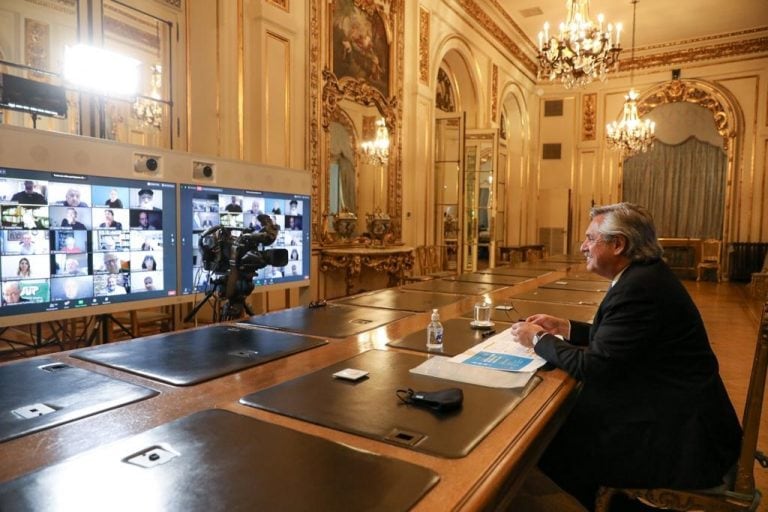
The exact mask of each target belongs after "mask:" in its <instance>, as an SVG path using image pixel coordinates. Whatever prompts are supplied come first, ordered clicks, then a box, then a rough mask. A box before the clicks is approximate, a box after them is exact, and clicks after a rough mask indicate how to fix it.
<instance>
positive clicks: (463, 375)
mask: <svg viewBox="0 0 768 512" xmlns="http://www.w3.org/2000/svg"><path fill="white" fill-rule="evenodd" d="M451 359H452V358H450V357H445V356H432V357H430V358H429V359H427V360H426V361H424V362H423V363H421V364H420V365H419V366H417V367H416V368H412V369H411V373H417V374H419V375H428V376H430V377H439V378H441V379H448V380H455V381H456V382H466V383H467V384H476V385H478V386H486V387H491V388H507V389H511V388H522V387H524V386H525V385H526V384H528V381H529V380H531V377H533V372H500V371H498V370H489V369H488V368H481V367H479V366H472V365H468V364H461V363H456V362H454V361H452V360H451Z"/></svg>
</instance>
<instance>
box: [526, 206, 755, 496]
mask: <svg viewBox="0 0 768 512" xmlns="http://www.w3.org/2000/svg"><path fill="white" fill-rule="evenodd" d="M591 217H592V222H591V223H590V225H589V227H588V229H587V232H586V239H585V240H584V242H583V243H582V245H581V252H582V253H583V254H584V255H585V256H586V258H587V270H589V271H591V272H595V273H596V274H598V275H600V276H603V277H606V278H608V279H611V280H612V286H611V288H610V290H609V291H608V293H607V294H606V295H605V298H604V299H603V301H602V303H601V304H600V307H599V308H598V310H597V313H596V315H595V319H594V323H593V324H592V326H589V325H588V324H582V323H579V322H569V321H568V320H564V319H561V318H556V317H552V316H549V315H533V316H531V317H529V318H527V319H526V321H525V322H519V323H517V324H515V325H514V326H513V328H512V329H513V333H514V334H515V335H516V336H517V337H518V339H519V341H520V342H521V343H522V344H524V345H527V346H533V347H534V350H535V351H536V353H537V354H539V355H540V356H542V357H543V358H544V359H546V360H547V361H548V362H550V363H552V364H554V365H555V366H557V367H558V368H562V369H563V370H565V371H566V372H568V373H569V374H570V375H572V376H573V377H575V378H576V379H578V380H580V381H582V389H581V392H580V394H579V396H578V398H577V401H576V404H575V406H574V409H573V411H572V412H571V413H570V415H569V417H568V418H567V419H566V421H565V423H564V424H563V426H562V427H561V429H560V431H559V432H558V434H557V436H556V437H555V439H554V440H553V442H552V443H551V444H550V445H549V447H548V448H547V450H546V452H545V454H544V456H543V457H542V459H541V461H540V463H539V466H540V468H541V469H542V470H543V471H544V473H545V474H547V475H548V476H549V477H551V478H552V480H554V481H555V482H556V483H557V484H559V485H560V487H562V488H563V489H565V490H566V491H567V492H569V493H571V494H573V495H574V496H575V497H576V498H578V500H579V501H581V502H582V503H583V504H584V505H585V506H586V507H587V508H589V509H592V508H593V507H594V501H595V493H596V491H597V488H598V487H599V486H600V485H610V486H618V487H670V488H683V489H686V488H689V489H701V488H707V487H714V486H716V485H719V484H721V483H722V479H723V477H724V476H725V475H726V473H727V472H728V471H729V469H731V468H732V466H733V465H734V464H735V462H736V457H737V455H738V450H739V446H740V442H741V427H740V426H739V420H738V418H737V416H736V413H735V411H734V409H733V406H732V405H731V402H730V400H729V398H728V394H727V392H726V390H725V386H724V385H723V382H722V380H721V378H720V375H719V371H718V363H717V359H716V358H715V355H714V353H713V352H712V349H711V347H710V345H709V340H708V338H707V333H706V331H705V329H704V324H703V322H702V320H701V316H700V315H699V312H698V310H697V309H696V306H695V305H694V303H693V301H692V300H691V298H690V296H689V295H688V292H687V291H686V289H685V288H684V287H683V285H682V283H681V282H680V281H679V280H678V279H677V277H676V276H675V275H674V274H673V273H672V271H671V270H670V268H669V267H668V266H667V264H666V263H665V262H664V261H663V260H662V259H661V254H662V249H661V246H660V245H659V243H658V240H657V239H656V229H655V227H654V225H653V219H652V218H651V215H650V214H649V213H648V211H647V210H646V209H645V208H643V207H640V206H637V205H633V204H629V203H620V204H616V205H610V206H604V207H600V208H594V209H593V210H592V212H591ZM624 506H627V507H634V505H633V504H624ZM632 509H633V510H634V508H632ZM612 510H618V509H616V508H614V509H612Z"/></svg>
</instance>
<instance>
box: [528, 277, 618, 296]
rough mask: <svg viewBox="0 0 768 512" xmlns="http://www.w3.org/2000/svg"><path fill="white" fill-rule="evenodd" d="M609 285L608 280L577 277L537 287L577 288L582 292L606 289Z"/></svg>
mask: <svg viewBox="0 0 768 512" xmlns="http://www.w3.org/2000/svg"><path fill="white" fill-rule="evenodd" d="M610 286H611V282H610V281H582V280H579V279H568V278H563V279H558V280H557V281H552V282H551V283H547V284H543V285H541V286H540V287H539V288H551V289H553V290H577V291H582V292H602V293H605V292H607V291H608V288H609V287H610Z"/></svg>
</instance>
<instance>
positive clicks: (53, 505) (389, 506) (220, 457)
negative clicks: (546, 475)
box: [0, 410, 439, 512]
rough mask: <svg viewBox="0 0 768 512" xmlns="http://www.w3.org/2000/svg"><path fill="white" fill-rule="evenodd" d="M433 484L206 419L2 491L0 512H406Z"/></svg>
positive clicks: (103, 449)
mask: <svg viewBox="0 0 768 512" xmlns="http://www.w3.org/2000/svg"><path fill="white" fill-rule="evenodd" d="M173 452H175V453H176V454H178V455H176V456H174V453H173ZM153 459H156V460H153ZM136 463H139V464H146V465H153V464H154V465H153V466H152V467H141V466H139V465H137V464H136ZM438 480H439V478H438V476H437V475H436V474H435V473H434V472H433V471H431V470H429V469H426V468H423V467H420V466H416V465H414V464H411V463H409V462H405V461H401V460H396V459H392V458H389V457H383V456H381V455H376V454H373V453H370V452H363V451H359V450H355V449H353V448H350V447H348V446H344V445H341V444H338V443H334V442H331V441H328V440H325V439H321V438H318V437H314V436H310V435H307V434H303V433H301V432H297V431H295V430H291V429H288V428H285V427H281V426H278V425H273V424H270V423H265V422H263V421H260V420H256V419H254V418H249V417H247V416H242V415H240V414H235V413H232V412H229V411H223V410H206V411H201V412H198V413H195V414H192V415H190V416H186V417H184V418H181V419H178V420H176V421H173V422H171V423H166V424H164V425H161V426H159V427H156V428H154V429H152V430H148V431H146V432H143V433H141V434H137V435H134V436H132V437H129V438H126V439H122V440H120V441H118V442H116V443H113V444H110V445H105V446H100V447H98V448H94V449H93V450H90V451H87V452H84V453H82V454H80V455H78V456H76V457H72V458H69V459H66V460H64V461H62V462H60V463H58V464H54V465H51V466H47V467H44V468H42V469H40V470H38V471H36V472H34V473H29V474H27V475H24V476H22V477H20V478H17V479H16V480H12V481H10V482H6V483H4V484H2V485H0V509H2V510H61V511H64V510H125V511H129V510H130V511H140V510H152V511H163V512H176V511H178V512H190V511H201V512H203V511H205V512H207V511H210V510H226V511H228V512H233V511H244V512H246V511H247V512H250V511H254V510H265V511H267V510H269V511H271V510H280V511H306V510H317V511H337V510H345V511H346V510H361V511H362V510H366V511H368V510H372V511H373V510H377V511H382V512H388V511H391V510H408V509H410V508H411V507H413V506H414V505H415V504H416V503H417V502H418V501H419V499H421V497H422V496H423V495H424V494H426V493H427V491H429V489H430V488H431V487H432V486H434V485H435V484H436V483H437V481H438Z"/></svg>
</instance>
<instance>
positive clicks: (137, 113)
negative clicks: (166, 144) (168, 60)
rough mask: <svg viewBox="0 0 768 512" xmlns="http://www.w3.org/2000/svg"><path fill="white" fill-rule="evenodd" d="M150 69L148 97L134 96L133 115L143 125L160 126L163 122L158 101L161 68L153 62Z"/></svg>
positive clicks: (161, 78) (161, 108)
mask: <svg viewBox="0 0 768 512" xmlns="http://www.w3.org/2000/svg"><path fill="white" fill-rule="evenodd" d="M149 69H150V70H151V71H152V79H151V80H152V82H151V83H152V91H151V92H150V93H149V98H136V101H135V102H134V103H133V117H135V118H136V119H138V120H139V122H140V123H141V124H143V125H145V126H153V127H155V128H158V129H159V128H160V127H161V126H162V124H163V105H162V102H161V101H160V98H161V96H160V89H161V88H162V85H163V68H162V66H160V64H155V65H154V66H150V68H149Z"/></svg>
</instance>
